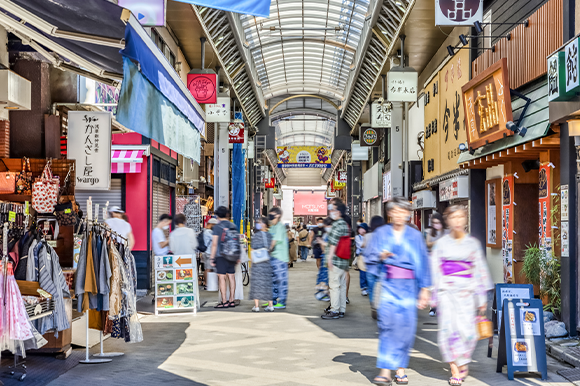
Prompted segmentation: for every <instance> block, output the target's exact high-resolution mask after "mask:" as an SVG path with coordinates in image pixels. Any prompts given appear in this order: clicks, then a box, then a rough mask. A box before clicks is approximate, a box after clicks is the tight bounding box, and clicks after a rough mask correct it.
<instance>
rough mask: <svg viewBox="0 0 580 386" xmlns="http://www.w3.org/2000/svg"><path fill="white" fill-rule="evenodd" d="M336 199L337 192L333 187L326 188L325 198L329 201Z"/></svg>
mask: <svg viewBox="0 0 580 386" xmlns="http://www.w3.org/2000/svg"><path fill="white" fill-rule="evenodd" d="M335 197H336V192H335V191H334V189H333V187H332V185H328V186H327V187H326V195H325V198H326V199H327V200H328V199H331V198H335Z"/></svg>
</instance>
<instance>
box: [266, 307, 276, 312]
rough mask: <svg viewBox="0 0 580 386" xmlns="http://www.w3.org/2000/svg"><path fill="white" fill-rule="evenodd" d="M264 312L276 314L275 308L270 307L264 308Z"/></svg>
mask: <svg viewBox="0 0 580 386" xmlns="http://www.w3.org/2000/svg"><path fill="white" fill-rule="evenodd" d="M264 311H266V312H274V307H270V306H268V307H266V308H264Z"/></svg>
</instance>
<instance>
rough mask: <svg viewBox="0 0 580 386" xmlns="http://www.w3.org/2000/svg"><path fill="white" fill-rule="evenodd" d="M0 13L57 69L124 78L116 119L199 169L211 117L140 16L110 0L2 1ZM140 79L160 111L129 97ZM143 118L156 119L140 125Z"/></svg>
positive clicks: (107, 78) (7, 24)
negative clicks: (134, 67)
mask: <svg viewBox="0 0 580 386" xmlns="http://www.w3.org/2000/svg"><path fill="white" fill-rule="evenodd" d="M0 11H2V12H0V25H3V26H5V27H7V28H9V29H10V30H11V31H12V32H13V33H14V34H15V35H16V36H18V37H19V38H20V39H22V40H23V41H27V42H29V43H30V46H31V47H32V48H34V49H35V50H36V51H38V52H39V53H40V54H41V55H42V56H44V57H45V58H46V59H47V60H49V61H51V62H52V63H53V65H55V66H56V67H61V68H64V69H67V70H71V71H76V72H79V73H84V74H86V76H90V77H93V78H95V79H97V80H99V81H103V82H107V81H109V82H111V81H112V80H114V79H123V88H122V89H121V92H122V93H123V92H125V98H121V99H120V100H119V106H118V111H119V112H120V113H118V115H117V120H118V121H119V122H121V123H122V124H123V125H124V126H126V127H127V128H129V129H131V130H133V131H135V132H138V133H140V134H143V135H145V136H147V137H149V138H152V139H154V140H156V141H158V142H160V143H162V144H164V145H166V146H167V147H169V148H170V149H172V150H174V151H176V152H178V153H180V154H183V155H184V156H187V157H189V158H192V159H194V160H196V161H198V162H199V153H200V149H199V144H200V140H199V137H200V134H201V135H203V134H204V130H205V125H204V120H205V113H204V112H203V109H202V108H201V107H200V106H199V104H198V103H197V102H196V101H195V99H194V98H193V96H192V95H191V93H190V92H189V90H187V87H186V86H185V84H184V83H183V81H182V80H181V78H180V77H179V75H178V74H177V73H176V72H175V70H174V69H173V67H172V66H171V65H170V64H169V62H168V61H167V59H166V58H165V57H164V55H163V53H162V52H161V51H159V49H158V48H157V46H155V44H154V43H153V42H152V41H151V38H150V37H149V35H148V34H147V32H146V31H145V30H144V29H143V27H142V26H141V25H140V24H139V22H138V20H137V19H136V18H135V16H134V15H132V14H130V13H127V12H123V11H124V9H123V8H121V7H119V6H117V5H115V4H112V3H111V2H109V1H107V0H83V1H78V0H51V1H46V0H0ZM127 15H129V16H128V17H127ZM119 49H122V50H121V52H119ZM51 51H52V52H51ZM53 53H55V54H57V56H56V58H55V56H54V55H53ZM127 60H132V61H134V62H137V63H138V66H139V71H140V72H139V71H138V72H139V74H133V73H130V71H129V70H128V69H127V65H126V62H127ZM127 75H131V76H130V77H128V76H127ZM137 75H138V76H137ZM137 78H138V81H137V83H139V86H140V87H139V90H141V91H145V92H146V93H147V95H154V100H155V101H156V102H158V103H157V104H156V105H154V104H151V103H150V104H148V105H143V104H141V100H140V99H139V98H131V97H127V94H128V93H130V91H131V90H133V89H134V88H135V87H134V85H133V83H135V79H137ZM143 81H146V83H143ZM154 106H157V107H156V108H155V109H154V110H155V111H150V110H151V108H152V107H154ZM147 109H149V110H147ZM138 114H141V115H144V116H147V117H151V116H155V117H156V118H157V119H147V120H139V119H135V116H136V115H138ZM166 122H169V126H170V127H171V128H170V132H167V130H166V132H162V133H161V135H159V134H160V133H159V128H158V127H156V125H159V124H160V123H161V124H164V123H166ZM162 131H163V130H162ZM189 131H194V133H190V132H189ZM184 138H186V139H189V140H190V141H189V142H182V141H180V140H181V139H184ZM196 145H197V146H196Z"/></svg>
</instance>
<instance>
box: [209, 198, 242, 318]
mask: <svg viewBox="0 0 580 386" xmlns="http://www.w3.org/2000/svg"><path fill="white" fill-rule="evenodd" d="M215 214H216V216H217V217H218V221H219V223H218V224H215V225H214V226H213V228H212V233H213V236H212V246H211V265H212V267H215V269H216V271H217V275H218V285H219V289H220V293H221V302H220V303H218V304H217V305H216V306H215V308H229V307H235V306H236V303H234V296H235V293H236V277H235V273H236V264H237V263H238V261H239V260H240V257H241V246H240V233H239V232H238V230H237V228H236V226H235V225H234V224H233V223H231V222H230V221H229V219H228V218H229V216H230V210H229V209H228V208H226V207H225V206H220V207H219V208H217V209H216V211H215ZM226 275H227V279H228V281H229V283H230V298H229V301H228V299H226V296H227V286H226Z"/></svg>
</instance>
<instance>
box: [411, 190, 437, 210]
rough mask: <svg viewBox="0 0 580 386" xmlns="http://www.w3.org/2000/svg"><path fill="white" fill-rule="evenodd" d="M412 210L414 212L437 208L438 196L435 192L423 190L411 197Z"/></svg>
mask: <svg viewBox="0 0 580 386" xmlns="http://www.w3.org/2000/svg"><path fill="white" fill-rule="evenodd" d="M411 198H412V202H411V208H412V209H413V210H421V209H435V208H437V194H436V192H435V191H434V190H421V191H419V192H415V193H413V196H411Z"/></svg>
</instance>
